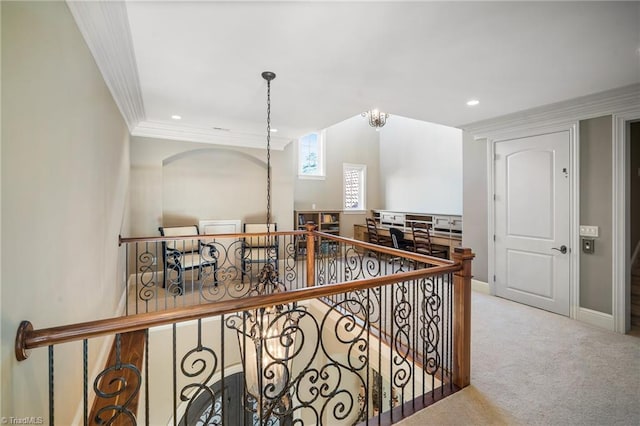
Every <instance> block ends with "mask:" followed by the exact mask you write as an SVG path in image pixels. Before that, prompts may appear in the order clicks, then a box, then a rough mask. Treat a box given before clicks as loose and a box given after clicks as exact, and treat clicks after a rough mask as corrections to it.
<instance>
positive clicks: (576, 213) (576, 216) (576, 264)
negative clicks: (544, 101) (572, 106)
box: [569, 121, 580, 318]
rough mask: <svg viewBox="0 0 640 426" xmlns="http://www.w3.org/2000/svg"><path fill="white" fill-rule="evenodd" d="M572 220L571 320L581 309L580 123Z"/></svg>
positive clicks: (575, 134) (573, 157)
mask: <svg viewBox="0 0 640 426" xmlns="http://www.w3.org/2000/svg"><path fill="white" fill-rule="evenodd" d="M570 135H571V136H570V142H569V152H570V154H569V155H570V160H569V161H570V168H571V173H569V176H570V180H571V183H570V186H571V188H570V189H569V191H570V195H569V197H570V201H569V203H570V212H569V215H570V218H569V226H570V229H571V232H570V235H569V240H570V246H569V247H571V248H572V250H571V251H570V252H569V255H570V256H571V265H570V266H569V280H570V284H569V292H570V295H569V300H570V305H569V318H578V310H579V309H580V122H579V121H576V122H575V123H574V124H573V126H572V128H571V130H570Z"/></svg>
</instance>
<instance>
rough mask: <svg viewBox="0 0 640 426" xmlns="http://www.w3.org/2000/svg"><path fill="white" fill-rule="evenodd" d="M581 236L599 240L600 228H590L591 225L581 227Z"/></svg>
mask: <svg viewBox="0 0 640 426" xmlns="http://www.w3.org/2000/svg"><path fill="white" fill-rule="evenodd" d="M580 236H581V237H593V238H598V227H597V226H589V225H580Z"/></svg>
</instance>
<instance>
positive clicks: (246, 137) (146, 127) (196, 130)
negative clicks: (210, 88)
mask: <svg viewBox="0 0 640 426" xmlns="http://www.w3.org/2000/svg"><path fill="white" fill-rule="evenodd" d="M131 135H133V136H140V137H147V138H158V139H170V140H176V141H186V142H199V143H207V144H215V145H225V146H236V147H243V148H256V149H265V148H266V139H265V135H257V134H253V133H239V132H232V131H221V130H214V129H209V128H204V127H194V126H179V125H175V124H169V123H164V122H158V121H142V122H140V123H138V125H137V126H135V127H134V128H133V130H132V131H131ZM289 142H291V141H290V140H289V139H287V138H284V137H277V136H274V135H271V149H273V150H276V151H282V150H283V149H284V148H285V147H286V146H287V145H288V144H289Z"/></svg>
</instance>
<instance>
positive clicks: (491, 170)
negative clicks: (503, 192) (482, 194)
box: [487, 121, 580, 318]
mask: <svg viewBox="0 0 640 426" xmlns="http://www.w3.org/2000/svg"><path fill="white" fill-rule="evenodd" d="M578 129H579V125H578V121H567V122H564V123H559V124H554V125H550V126H540V127H530V128H521V129H519V130H517V131H514V132H510V133H504V134H501V135H500V136H497V137H495V138H487V178H488V179H487V221H488V223H487V234H488V247H487V249H488V251H487V254H488V261H489V265H488V277H487V279H488V280H489V288H490V291H491V294H492V295H495V294H496V288H495V241H494V235H495V206H494V199H493V198H494V191H495V173H496V170H495V161H494V158H495V144H496V143H497V142H501V141H506V140H510V139H517V138H524V137H530V136H538V135H543V134H548V133H556V132H562V131H568V132H569V164H570V169H569V179H570V184H569V186H570V188H569V194H570V195H569V210H570V212H569V216H570V219H569V227H570V230H569V240H570V241H569V247H570V249H571V251H570V253H569V264H570V266H569V277H570V278H569V280H570V283H569V317H570V318H577V316H578V305H579V301H580V297H579V296H580V294H579V289H580V286H579V283H580V280H579V275H580V263H579V262H580V256H579V253H580V251H579V247H580V238H579V235H578V234H579V233H578V231H577V230H578V228H579V223H580V217H579V214H580V198H579V196H580V190H579V189H580V181H579V177H580V170H579V167H580V155H579V144H578V140H579V138H578Z"/></svg>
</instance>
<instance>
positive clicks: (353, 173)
mask: <svg viewBox="0 0 640 426" xmlns="http://www.w3.org/2000/svg"><path fill="white" fill-rule="evenodd" d="M361 181H362V179H361V172H360V170H358V169H345V171H344V207H345V209H353V210H358V209H361V208H362V207H361V206H360V187H361Z"/></svg>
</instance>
